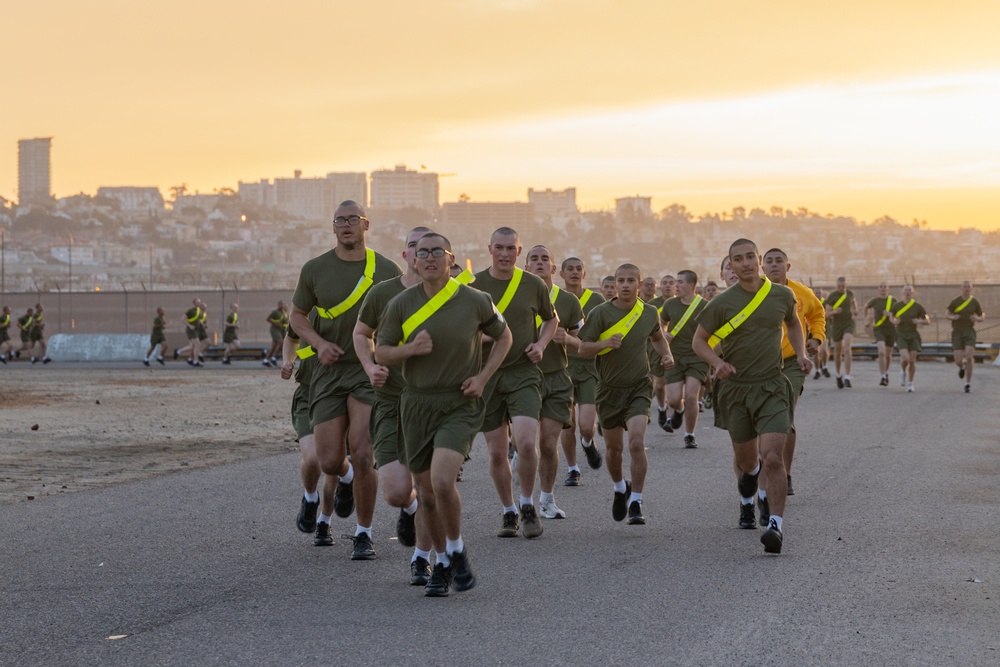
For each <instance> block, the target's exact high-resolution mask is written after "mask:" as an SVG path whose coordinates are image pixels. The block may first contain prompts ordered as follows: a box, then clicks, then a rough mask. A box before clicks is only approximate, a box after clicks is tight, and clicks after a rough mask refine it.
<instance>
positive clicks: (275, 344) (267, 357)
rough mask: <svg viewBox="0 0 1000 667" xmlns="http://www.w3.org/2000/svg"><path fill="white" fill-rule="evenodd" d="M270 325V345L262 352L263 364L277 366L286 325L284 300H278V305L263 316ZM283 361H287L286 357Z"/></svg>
mask: <svg viewBox="0 0 1000 667" xmlns="http://www.w3.org/2000/svg"><path fill="white" fill-rule="evenodd" d="M265 319H266V320H267V323H268V324H269V325H270V328H269V331H270V334H271V347H269V348H268V350H267V352H265V353H264V360H263V361H262V362H261V363H262V364H263V365H264V366H277V365H278V364H277V361H278V360H277V358H276V357H275V355H276V354H278V351H279V350H281V343H282V341H283V340H284V338H285V329H286V328H287V327H288V306H286V305H285V302H284V301H279V302H278V307H277V308H275V309H274V310H272V311H271V312H270V313H268V316H267V317H266V318H265ZM285 361H288V360H287V359H286V360H285Z"/></svg>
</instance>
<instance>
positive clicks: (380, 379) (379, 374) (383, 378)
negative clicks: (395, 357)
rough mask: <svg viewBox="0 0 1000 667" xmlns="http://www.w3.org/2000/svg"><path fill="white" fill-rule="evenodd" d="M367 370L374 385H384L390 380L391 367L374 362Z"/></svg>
mask: <svg viewBox="0 0 1000 667" xmlns="http://www.w3.org/2000/svg"><path fill="white" fill-rule="evenodd" d="M365 371H366V372H367V373H368V379H369V380H371V381H372V386H373V387H384V386H385V383H386V382H387V381H388V380H389V369H388V368H386V367H385V366H382V365H380V364H373V365H372V366H371V367H369V368H366V369H365Z"/></svg>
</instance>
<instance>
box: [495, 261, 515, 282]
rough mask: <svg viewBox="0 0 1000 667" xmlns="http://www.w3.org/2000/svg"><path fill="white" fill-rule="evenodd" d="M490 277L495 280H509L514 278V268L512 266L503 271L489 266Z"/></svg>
mask: <svg viewBox="0 0 1000 667" xmlns="http://www.w3.org/2000/svg"><path fill="white" fill-rule="evenodd" d="M490 277H491V278H496V279H497V280H510V279H511V278H513V277H514V267H513V266H512V267H510V269H507V270H505V269H499V268H497V267H496V266H495V265H494V266H490Z"/></svg>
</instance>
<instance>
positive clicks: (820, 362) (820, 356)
mask: <svg viewBox="0 0 1000 667" xmlns="http://www.w3.org/2000/svg"><path fill="white" fill-rule="evenodd" d="M813 294H814V295H815V296H816V298H817V299H819V300H820V301H826V291H825V290H823V289H821V288H819V287H814V288H813ZM824 333H825V335H826V337H825V338H824V339H823V344H822V345H820V346H819V350H817V352H816V354H815V355H813V357H812V361H813V366H814V368H815V373H813V380H818V379H819V376H820V375H822V376H823V377H825V378H828V377H830V369H829V368H827V367H826V365H827V362H828V361H829V360H830V320H829V318H828V319H827V320H826V329H824Z"/></svg>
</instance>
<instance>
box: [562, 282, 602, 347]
mask: <svg viewBox="0 0 1000 667" xmlns="http://www.w3.org/2000/svg"><path fill="white" fill-rule="evenodd" d="M587 292H590V298H588V299H587V303H584V302H583V299H584V297H586V296H587ZM579 301H580V307H581V308H582V309H583V319H584V321H586V319H587V316H588V315H590V311H592V310H593V309H594V308H597V307H598V306H599V305H601V304H602V303H604V297H603V296H601V293H600V292H594V291H593V290H588V289H585V290H584V292H583V294H582V295H580V297H579ZM566 356H567V357H569V358H570V359H582V357H580V355H579V353H577V351H576V350H573V349H567V350H566ZM583 361H589V362H591V363H593V361H594V360H593V359H583Z"/></svg>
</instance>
